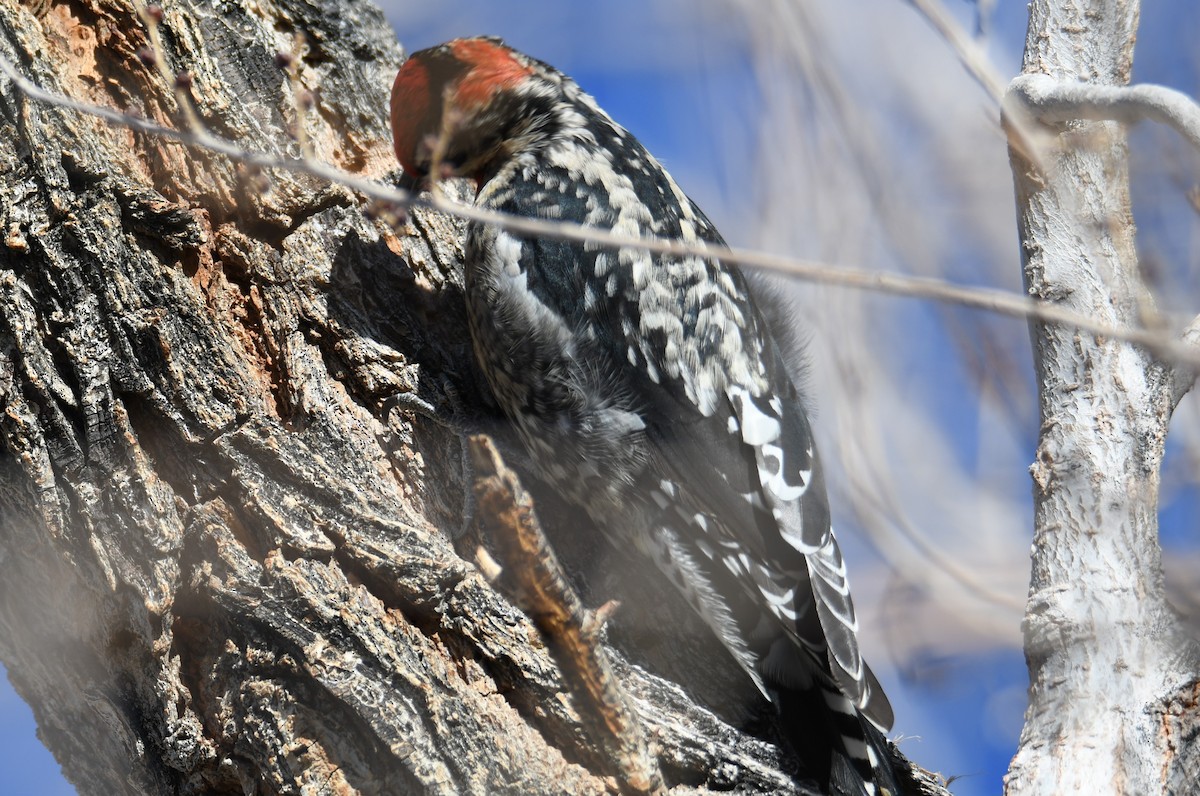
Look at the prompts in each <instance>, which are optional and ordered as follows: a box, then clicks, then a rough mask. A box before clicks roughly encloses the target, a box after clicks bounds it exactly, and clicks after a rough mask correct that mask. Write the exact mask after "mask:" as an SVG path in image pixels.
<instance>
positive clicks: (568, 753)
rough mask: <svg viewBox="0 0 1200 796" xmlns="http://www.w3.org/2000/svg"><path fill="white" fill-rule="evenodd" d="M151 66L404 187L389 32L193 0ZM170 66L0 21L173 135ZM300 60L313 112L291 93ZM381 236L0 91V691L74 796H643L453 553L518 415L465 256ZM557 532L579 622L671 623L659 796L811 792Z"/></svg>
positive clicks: (33, 58)
mask: <svg viewBox="0 0 1200 796" xmlns="http://www.w3.org/2000/svg"><path fill="white" fill-rule="evenodd" d="M161 31H162V34H163V36H162V38H163V47H164V52H163V54H162V55H163V56H164V58H165V62H166V63H165V66H166V68H167V72H168V75H170V74H176V73H179V72H184V71H186V72H189V73H190V75H191V81H190V85H188V86H186V88H185V90H186V92H187V93H188V94H189V95H190V97H191V101H192V102H193V103H194V105H195V108H196V110H197V113H198V115H199V117H200V118H201V119H202V120H203V122H204V124H205V126H206V127H207V128H208V129H210V130H212V131H213V132H215V133H217V134H219V135H221V136H223V137H225V138H228V139H232V140H234V141H237V142H239V143H240V144H241V145H242V146H244V147H245V148H247V149H252V150H256V151H262V152H272V153H278V154H280V155H291V156H295V155H296V154H298V151H299V149H298V144H297V141H296V138H295V137H294V136H289V135H288V131H289V130H291V131H293V133H294V132H296V131H297V130H298V125H300V124H302V125H303V126H304V129H305V131H306V133H307V138H308V140H309V141H310V142H311V145H312V148H313V151H314V154H315V156H316V157H317V158H319V159H321V160H324V161H327V162H330V163H333V164H335V165H338V166H341V167H342V168H345V169H347V170H351V171H355V172H358V173H362V174H366V175H370V176H372V177H375V178H378V179H383V180H394V179H397V177H398V174H397V173H396V171H395V169H394V165H393V159H392V155H391V152H390V145H389V133H388V130H387V126H386V117H385V109H386V103H387V97H388V91H389V88H390V81H391V79H392V76H393V75H394V73H395V69H396V68H397V66H398V64H399V62H400V58H401V49H400V47H399V45H398V44H397V43H396V42H395V40H394V37H393V34H392V32H391V30H390V29H389V27H388V25H387V24H386V22H385V21H384V19H383V17H382V15H381V14H380V13H379V11H378V10H377V9H376V8H374V7H373V6H371V5H369V4H365V3H359V2H353V1H352V0H342V2H333V1H332V0H330V2H323V3H311V2H304V0H284V1H283V2H277V3H273V4H267V5H262V4H257V3H253V2H248V1H246V2H236V1H235V2H227V3H222V4H219V5H216V4H208V3H202V4H196V5H195V6H191V5H189V4H182V3H177V4H169V5H168V7H167V8H166V13H165V18H164V20H163V23H162V26H161ZM297 33H302V34H303V35H304V40H303V42H302V43H300V44H297V39H296V38H295V34H297ZM145 46H147V37H146V28H145V26H144V25H143V24H142V22H140V21H139V19H138V16H137V13H136V11H135V8H134V7H133V6H132V5H130V4H127V3H125V2H123V1H122V0H88V1H87V2H65V3H55V4H49V3H41V4H37V5H35V6H33V7H31V6H25V5H17V4H16V3H14V2H13V0H0V53H2V54H3V55H4V57H5V58H8V59H9V60H11V61H12V62H13V63H14V64H16V65H17V66H18V68H19V69H20V70H21V71H22V72H23V73H24V74H25V75H26V76H28V77H29V78H31V79H33V80H34V81H36V82H37V83H39V84H41V85H42V86H43V87H45V88H47V89H50V90H53V91H56V92H59V93H62V94H66V95H70V96H73V97H76V98H79V99H83V100H87V101H90V102H94V103H98V104H103V105H108V106H113V107H118V108H125V109H129V110H132V111H135V112H136V113H138V114H141V115H144V116H146V117H149V118H152V119H155V120H159V121H161V122H163V123H167V124H172V125H176V126H178V125H180V124H182V123H183V120H182V119H181V118H180V108H179V107H178V105H177V104H176V98H175V96H174V92H173V88H172V85H171V81H170V80H169V79H164V77H163V75H162V74H160V72H159V71H158V70H157V69H156V68H155V67H154V66H152V65H147V64H146V63H144V62H143V60H144V59H143V60H139V57H138V51H139V49H140V48H143V47H145ZM295 48H298V50H297V52H296V54H297V56H298V62H297V70H298V76H299V81H300V84H301V86H302V88H303V89H305V90H307V91H308V92H311V94H312V95H313V97H314V99H315V101H314V103H313V105H312V107H311V108H306V109H304V110H302V111H299V112H298V111H297V110H296V108H297V107H298V106H297V104H296V103H295V102H294V97H293V95H292V92H291V90H290V88H289V86H288V81H287V79H286V78H285V76H284V74H283V73H282V72H281V71H280V70H279V68H278V67H277V66H276V64H275V55H276V53H277V52H279V51H292V50H293V49H295ZM298 114H299V115H298ZM364 205H365V203H364V202H363V201H361V200H360V198H359V197H357V196H355V195H354V194H352V193H351V192H350V191H348V190H346V189H344V188H341V187H338V186H336V185H333V186H331V185H327V184H324V183H322V182H320V181H318V180H315V179H311V178H308V177H305V176H303V175H295V174H288V173H284V172H278V173H276V172H270V173H259V172H258V171H257V170H253V169H248V168H246V167H245V166H244V165H242V164H238V163H236V162H232V161H230V160H229V159H227V158H224V157H222V156H218V155H215V154H213V153H211V152H207V151H204V150H203V149H200V148H196V147H189V146H184V145H181V144H176V143H171V142H169V141H165V140H163V139H161V138H155V137H152V136H147V135H143V134H140V133H136V132H133V131H131V130H129V129H127V128H124V127H120V126H116V127H110V126H106V125H105V124H103V123H101V122H99V121H97V120H95V119H92V118H89V117H86V116H81V115H79V114H76V113H72V112H68V111H64V110H59V109H54V108H49V107H46V106H43V105H39V104H38V103H36V102H32V101H30V100H29V99H27V98H25V97H23V96H22V95H20V94H19V93H18V92H16V91H14V90H13V87H12V85H11V84H9V83H7V81H3V82H0V232H3V235H4V246H3V247H0V659H3V661H4V663H5V665H6V666H7V667H8V670H9V673H10V677H11V679H12V681H13V683H14V685H15V686H16V688H17V690H18V691H19V692H20V693H21V695H22V696H23V697H24V698H25V699H26V700H27V701H28V702H29V703H30V705H31V706H32V707H33V709H34V712H35V715H36V717H37V719H38V723H39V733H40V736H41V738H42V739H43V741H45V743H46V744H47V745H48V746H49V748H50V749H51V751H52V752H53V753H54V754H55V756H56V757H57V758H58V760H59V762H60V763H61V764H62V766H63V770H64V772H65V773H66V775H67V777H68V778H69V779H70V780H71V781H72V782H73V783H74V784H75V785H76V786H77V787H78V788H79V789H80V791H81V792H82V793H97V794H100V793H104V794H107V793H149V794H158V793H174V792H180V793H193V792H213V793H221V792H231V793H233V792H236V793H243V792H245V793H295V792H311V793H323V792H337V793H353V792H361V793H480V794H483V793H488V794H494V793H522V794H537V793H563V792H567V793H599V792H606V791H612V790H614V789H616V788H619V787H621V783H619V782H618V781H617V779H616V778H614V776H613V775H612V767H611V766H609V765H608V762H607V761H606V759H605V756H604V754H603V753H602V749H601V747H602V745H601V744H596V743H594V742H593V741H592V740H591V739H590V736H589V733H590V732H592V731H593V729H594V728H589V727H585V726H583V725H582V724H581V720H580V719H579V715H578V713H577V711H576V709H575V704H576V703H575V702H574V701H573V700H574V698H573V696H572V693H571V691H570V689H569V688H568V687H567V686H566V685H565V684H564V681H563V678H562V676H561V675H560V673H559V669H558V668H557V667H556V666H555V664H554V660H553V659H552V657H551V656H550V655H549V654H548V652H547V649H546V646H545V644H544V643H543V642H542V640H541V638H540V637H539V635H538V633H537V631H536V630H535V629H534V628H533V626H532V625H531V624H530V623H529V622H528V620H527V619H526V618H525V616H524V615H523V614H522V613H521V612H520V611H518V610H517V609H515V608H513V607H512V605H511V604H510V603H509V602H508V601H507V600H506V599H505V598H504V597H503V596H502V595H501V594H499V593H497V591H496V590H495V589H493V587H492V586H491V585H490V584H489V583H488V581H486V580H485V579H484V578H483V577H482V576H481V574H480V573H479V571H478V570H477V568H476V567H475V566H474V565H473V564H471V563H468V561H469V560H472V555H471V554H472V553H473V551H474V549H475V546H476V545H478V544H486V543H487V540H484V539H479V538H475V537H473V536H472V535H468V536H467V537H465V538H463V539H461V540H460V541H459V545H458V547H459V550H458V551H456V549H455V546H454V544H453V543H452V542H451V541H450V540H451V538H452V537H453V536H454V533H455V532H456V531H457V529H458V528H459V527H460V525H461V523H462V511H463V506H464V496H465V495H466V494H468V492H469V490H470V488H471V484H470V483H469V482H468V479H467V478H465V477H464V473H465V469H464V461H463V459H462V455H463V454H462V450H463V449H462V446H461V444H460V435H459V430H461V428H462V427H463V426H465V425H475V426H480V425H482V426H487V424H488V422H489V418H491V416H492V413H493V410H492V409H491V408H490V405H489V403H488V401H487V399H486V396H484V395H482V394H481V392H480V390H479V386H478V381H477V380H476V377H475V375H474V371H473V365H472V360H471V355H470V351H469V344H468V341H467V338H466V332H465V329H466V325H465V323H464V318H463V313H462V308H461V306H462V302H461V295H460V290H459V287H458V284H459V282H458V280H459V270H458V265H457V264H458V261H459V256H460V254H461V252H460V250H459V241H460V238H461V226H460V225H459V224H458V223H456V222H454V221H453V220H450V219H447V218H444V217H437V216H433V215H431V214H427V213H423V212H420V211H417V212H414V213H413V215H412V217H411V219H410V222H409V223H408V224H406V225H404V226H400V227H393V226H390V225H389V224H387V223H383V222H381V221H375V220H372V219H371V217H370V216H369V215H368V214H367V213H366V212H365V207H364ZM422 405H426V406H427V407H431V408H432V409H433V413H434V414H435V415H440V416H441V417H440V419H439V418H437V417H431V416H430V412H429V411H427V410H419V407H420V406H422ZM456 429H459V430H456ZM496 430H497V431H498V433H500V434H501V435H502V434H503V429H502V428H500V429H496ZM539 500H541V501H542V502H541V504H540V505H539V511H540V512H542V514H543V519H544V520H546V522H545V524H546V525H547V526H548V527H550V528H553V527H560V528H566V529H569V530H570V531H571V533H565V534H560V535H559V537H558V538H556V539H555V543H556V546H557V544H558V543H559V542H561V543H562V551H561V552H562V553H563V554H564V560H566V562H567V565H568V569H570V570H572V572H573V574H574V575H576V576H578V578H579V583H580V585H581V587H582V588H583V589H584V596H585V598H586V599H589V600H591V602H592V604H596V603H597V602H603V600H604V599H607V598H608V597H612V596H620V597H621V598H623V599H624V600H625V601H626V603H627V604H628V605H634V606H651V607H653V608H652V609H646V610H632V609H630V610H623V611H622V612H618V616H617V619H616V620H615V622H614V624H613V627H612V629H611V631H610V633H609V635H610V636H611V637H612V638H613V639H614V640H616V641H618V642H623V644H618V645H617V646H624V647H625V648H626V649H627V650H630V652H629V653H627V654H626V655H624V656H622V654H621V653H619V652H617V651H616V650H611V651H610V652H611V653H612V655H613V657H614V660H615V663H614V666H615V669H616V672H617V675H618V680H619V682H620V684H621V686H622V688H624V690H625V692H626V695H627V696H628V697H629V699H630V701H631V703H632V704H633V705H634V706H635V708H636V712H637V714H638V716H639V717H640V721H641V722H642V723H643V724H644V725H645V727H646V729H648V730H649V732H650V734H651V735H652V737H653V742H654V749H655V751H656V752H657V756H658V758H659V764H660V766H661V769H662V772H663V776H664V779H665V780H666V782H667V784H668V785H670V786H675V787H677V788H679V789H685V790H686V789H690V788H692V787H695V788H697V789H705V788H711V789H728V788H731V787H735V786H736V787H738V788H740V789H741V790H742V792H747V793H788V792H797V793H800V792H806V791H805V789H804V786H803V784H802V783H797V782H795V781H793V778H792V776H791V773H792V772H793V769H792V766H793V765H794V764H793V762H792V761H791V760H789V759H788V758H786V757H783V756H781V754H780V753H779V751H778V750H777V749H776V747H775V746H773V745H772V744H771V743H769V740H770V729H769V722H765V721H763V720H762V715H761V712H762V710H763V708H764V706H762V705H761V704H760V705H757V707H756V710H757V711H758V712H757V713H756V712H755V711H750V712H749V715H748V714H747V712H746V711H744V710H742V711H741V712H739V707H740V705H741V704H742V699H741V697H742V694H740V693H738V692H736V689H733V690H732V691H733V693H731V689H730V688H729V687H728V683H730V682H736V681H737V677H736V675H734V674H732V673H733V672H734V671H735V669H734V668H733V666H732V664H731V663H730V662H728V661H727V660H725V659H724V658H723V654H722V653H719V652H717V651H716V649H717V647H716V644H715V642H714V641H713V640H712V639H711V638H710V637H709V636H708V635H707V634H706V633H705V632H703V631H701V630H699V629H698V628H697V625H696V622H695V621H694V620H693V619H691V618H690V616H689V615H688V613H687V610H686V607H684V606H682V605H681V604H680V601H679V600H677V599H676V598H674V597H673V596H672V595H671V594H669V593H665V592H662V591H661V590H659V589H657V588H655V587H654V586H653V585H651V584H648V583H647V582H645V581H648V580H649V579H646V578H639V577H637V572H636V568H635V565H634V564H633V563H631V562H628V561H627V560H626V559H624V558H622V557H620V555H619V554H617V553H614V552H612V551H607V552H603V553H597V552H596V550H597V549H598V548H597V547H596V543H595V541H594V539H593V538H591V537H590V536H589V535H588V534H586V533H584V532H582V531H581V529H582V530H583V531H586V527H587V526H586V524H585V523H583V522H582V521H581V520H580V519H579V518H577V517H569V516H567V515H565V514H564V513H563V509H562V507H561V506H556V504H555V503H554V500H553V496H548V495H547V496H540V497H539ZM556 512H557V514H556ZM460 552H461V553H462V554H463V556H464V557H465V558H464V557H460V554H459V553H460ZM572 556H573V557H572ZM597 558H603V559H606V560H607V561H608V563H610V564H612V566H603V567H597V566H595V565H594V564H593V563H592V562H594V561H595V560H597ZM572 562H573V563H572ZM623 613H624V614H626V616H624V617H623V616H622V614H623ZM631 655H632V656H634V660H635V662H636V664H638V665H635V662H631V660H630V656H631ZM659 675H666V676H667V677H670V678H672V679H674V680H675V681H676V682H680V683H683V684H684V686H685V687H686V689H687V690H686V691H685V690H684V689H683V688H680V687H679V686H678V685H675V684H674V683H672V682H669V681H668V680H666V679H663V677H660V676H659ZM747 685H748V684H747ZM693 694H694V695H698V696H699V697H700V700H699V701H694V697H693V696H692V695H693ZM702 704H703V705H708V706H710V707H712V708H714V709H715V710H716V711H717V712H716V713H714V712H713V711H711V710H709V709H707V708H705V707H702V706H701V705H702ZM735 725H736V726H735ZM738 727H743V728H746V729H749V730H753V731H757V732H758V733H759V734H760V735H761V736H762V737H761V738H760V737H755V735H753V734H749V733H748V732H746V731H745V729H738ZM921 788H926V790H921ZM934 790H935V788H934V786H933V785H932V784H931V783H928V782H927V783H925V784H924V785H921V784H919V783H918V782H917V781H916V780H915V779H914V782H913V784H912V792H914V793H915V792H934Z"/></svg>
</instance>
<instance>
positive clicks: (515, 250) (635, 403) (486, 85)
mask: <svg viewBox="0 0 1200 796" xmlns="http://www.w3.org/2000/svg"><path fill="white" fill-rule="evenodd" d="M391 123H392V133H393V137H394V144H395V150H396V156H397V158H398V159H399V161H400V164H401V165H402V166H403V167H404V170H405V172H407V173H408V174H409V175H411V176H412V177H414V178H416V179H421V178H424V177H427V176H429V175H430V174H431V173H433V176H434V177H435V178H440V177H443V176H450V175H453V176H461V177H467V178H470V179H472V180H474V182H475V184H476V186H477V189H478V194H477V197H476V203H477V206H478V207H481V208H486V209H488V210H492V211H495V212H497V213H502V214H506V215H510V216H517V217H524V218H538V219H551V220H559V221H563V222H570V223H572V224H576V225H582V226H585V227H594V228H597V229H601V230H605V231H609V232H612V233H615V234H617V235H620V236H622V237H624V238H627V239H638V238H658V239H666V240H672V241H682V242H683V243H685V244H688V245H689V246H690V247H693V248H694V249H696V250H697V251H698V252H699V253H696V254H689V255H678V256H677V255H666V254H655V253H650V252H647V251H646V250H644V249H639V248H638V247H637V246H636V245H629V246H610V245H600V244H596V243H588V242H578V241H566V240H561V239H553V238H550V237H538V236H531V235H527V234H520V233H517V232H513V231H508V230H505V229H504V228H503V227H502V226H499V225H495V224H485V223H471V224H470V225H469V227H468V229H467V233H466V241H465V253H466V254H465V274H464V282H465V294H466V302H467V315H468V318H469V325H470V333H471V338H472V342H473V345H474V350H475V356H476V358H477V360H478V363H479V366H480V368H481V370H482V372H483V373H484V375H485V377H486V380H487V382H488V384H489V386H490V387H491V390H492V392H493V393H494V395H495V398H496V400H497V402H498V403H499V405H500V406H501V408H502V409H503V411H504V413H505V414H506V416H507V417H508V418H509V419H511V421H512V422H513V423H514V424H515V426H516V428H517V430H518V432H519V434H520V437H521V439H522V441H523V442H524V444H525V446H526V447H527V448H528V452H529V453H530V455H531V460H532V461H533V462H534V463H535V466H537V467H538V468H539V470H540V473H539V475H540V476H541V477H543V478H544V479H545V480H546V481H547V482H548V483H549V484H550V485H552V486H553V487H554V488H555V489H556V490H558V491H560V492H561V493H562V494H563V495H564V496H565V497H566V499H567V500H568V501H570V502H571V503H573V504H575V505H578V506H580V507H581V508H583V509H584V510H586V512H587V513H588V514H589V515H590V517H591V519H592V520H593V521H594V523H595V525H596V526H597V527H598V528H599V529H600V530H601V531H602V532H603V533H604V534H605V535H606V536H607V537H608V538H609V539H610V540H611V541H612V542H613V543H614V544H616V545H618V546H619V547H621V548H629V547H632V548H633V549H635V550H636V551H637V552H639V553H641V554H643V555H646V556H648V557H650V558H651V559H652V560H653V561H654V563H655V564H656V565H657V567H658V569H659V570H660V571H661V572H662V573H663V574H664V575H665V576H666V578H667V579H668V580H669V581H670V582H671V583H672V584H673V585H674V587H676V588H677V589H678V590H679V591H680V592H681V593H682V594H683V596H684V597H685V598H686V599H687V601H688V603H689V604H690V605H691V606H692V608H693V609H694V610H695V611H696V612H697V613H699V615H700V616H701V617H702V618H703V619H704V621H705V622H706V623H707V625H708V626H709V627H710V628H711V629H712V631H713V632H714V633H715V635H716V637H717V638H718V639H720V641H721V643H722V644H723V645H724V647H725V648H726V649H727V650H728V651H729V653H730V654H731V655H732V657H733V659H734V660H735V661H736V662H737V663H738V664H739V665H740V666H741V668H742V669H743V670H744V671H745V673H746V675H747V676H748V677H749V678H750V679H751V680H752V681H753V683H754V684H755V685H756V686H757V688H758V690H759V691H760V692H761V693H762V694H763V696H764V697H765V698H767V699H769V700H771V701H772V702H773V703H774V704H775V706H776V709H777V712H778V714H779V717H780V722H779V723H780V726H781V727H783V728H784V731H785V733H787V735H788V737H789V740H790V743H791V745H792V746H793V747H795V751H796V753H797V755H798V756H799V758H800V759H801V761H802V762H803V763H804V764H805V766H806V769H807V770H808V773H810V774H811V775H812V776H813V778H814V779H816V780H817V781H818V782H819V783H821V784H823V786H824V787H825V789H826V790H827V791H829V792H830V793H854V794H859V793H862V794H884V793H892V794H897V788H896V785H895V779H894V775H893V773H892V771H891V768H890V766H889V764H888V755H887V751H886V742H885V741H884V739H883V736H882V732H886V731H887V730H888V729H890V727H891V724H892V709H891V706H890V705H889V704H888V701H887V697H886V696H885V695H884V693H883V690H882V688H881V687H880V685H879V683H878V681H877V680H876V679H875V676H874V675H873V674H872V673H871V670H870V669H869V668H868V667H867V665H866V664H865V663H864V662H863V660H862V657H861V655H860V653H859V647H858V640H857V638H856V633H857V630H858V623H857V620H856V619H855V614H854V607H853V604H852V602H851V599H850V591H849V587H848V585H847V580H846V568H845V564H844V562H843V560H842V554H841V551H840V550H839V548H838V544H837V541H836V540H835V539H834V536H833V531H832V528H831V527H830V515H829V507H828V502H827V498H826V494H825V485H824V480H823V476H822V471H821V464H820V460H819V459H818V457H817V452H816V448H815V445H814V442H813V435H812V429H811V427H810V425H809V421H808V418H807V416H806V414H805V409H804V406H803V403H802V400H801V397H800V395H799V394H798V392H797V390H796V388H795V386H794V385H793V382H792V380H791V378H790V377H789V375H788V373H787V369H786V368H785V365H784V359H783V356H782V355H781V352H780V347H779V345H778V344H777V342H776V340H775V339H774V338H773V337H772V335H771V333H770V331H769V329H768V328H767V325H766V323H765V322H764V319H763V315H762V313H761V312H760V310H759V307H758V305H756V303H755V299H754V297H753V295H752V294H751V289H750V287H749V286H748V284H747V281H746V279H745V277H744V276H743V274H742V273H741V272H740V271H739V269H738V268H737V267H736V266H734V265H733V264H730V263H725V262H722V261H721V260H720V259H719V258H718V257H716V256H709V255H706V254H704V253H703V252H704V250H705V249H706V248H707V247H724V246H725V243H724V241H723V239H722V238H721V236H720V234H719V233H718V232H717V230H716V229H715V228H714V226H713V225H712V223H711V222H709V220H708V219H707V218H706V217H705V216H704V213H703V212H701V210H700V208H698V207H697V206H696V205H695V204H694V203H693V202H692V201H691V200H690V199H689V198H688V197H687V196H686V195H685V194H684V193H683V191H682V190H680V188H679V186H678V185H677V184H676V183H675V181H674V180H673V179H672V178H671V176H670V175H669V174H667V172H666V171H665V170H664V169H663V167H662V166H661V165H659V163H658V161H657V160H655V159H654V157H652V156H651V155H650V153H649V152H647V151H646V150H645V148H643V147H642V145H641V144H640V143H638V141H637V140H636V139H635V138H634V137H633V136H632V135H631V134H630V133H629V132H627V131H626V130H625V129H624V128H622V127H621V126H620V125H618V124H617V123H616V122H614V121H613V120H612V119H611V118H610V117H609V116H608V115H607V114H606V113H605V112H604V111H602V110H601V109H600V108H599V107H598V106H597V104H596V102H595V100H593V99H592V98H591V97H590V96H589V95H587V94H585V93H584V92H583V91H582V90H581V89H580V88H579V86H578V85H577V84H576V83H575V82H574V81H573V80H571V78H569V77H567V76H566V75H564V74H563V73H562V72H559V71H558V70H557V69H555V68H553V67H552V66H550V65H548V64H546V63H543V62H541V61H539V60H536V59H534V58H531V57H529V56H527V55H524V54H522V53H520V52H517V51H516V50H513V49H512V48H510V47H508V46H507V45H505V44H504V43H503V42H502V41H501V40H499V39H496V38H491V37H482V38H470V39H456V40H454V41H450V42H447V43H445V44H442V45H439V46H437V47H432V48H430V49H427V50H422V51H420V52H417V53H414V54H413V55H412V56H411V57H410V58H409V59H408V60H407V61H406V62H405V63H404V65H403V66H402V67H401V69H400V72H399V74H397V76H396V80H395V83H394V85H393V88H392V98H391Z"/></svg>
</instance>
